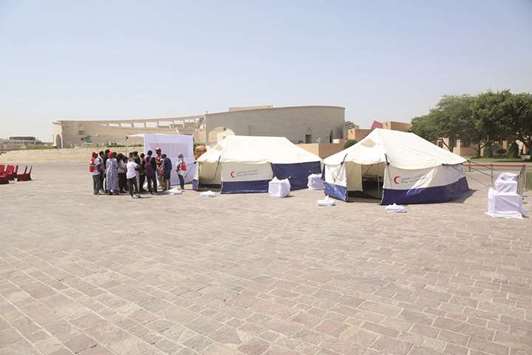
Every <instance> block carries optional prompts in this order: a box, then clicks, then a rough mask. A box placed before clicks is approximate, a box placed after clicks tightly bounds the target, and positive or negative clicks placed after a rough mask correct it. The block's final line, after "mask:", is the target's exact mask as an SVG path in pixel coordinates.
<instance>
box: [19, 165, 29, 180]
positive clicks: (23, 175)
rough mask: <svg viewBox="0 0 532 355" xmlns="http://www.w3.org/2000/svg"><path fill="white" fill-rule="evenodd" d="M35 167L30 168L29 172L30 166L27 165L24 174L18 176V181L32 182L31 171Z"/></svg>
mask: <svg viewBox="0 0 532 355" xmlns="http://www.w3.org/2000/svg"><path fill="white" fill-rule="evenodd" d="M32 168H33V167H32V166H30V170H29V171H27V170H28V166H27V165H26V166H25V167H24V172H23V173H22V174H17V181H30V180H31V169H32Z"/></svg>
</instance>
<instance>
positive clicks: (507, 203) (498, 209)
mask: <svg viewBox="0 0 532 355" xmlns="http://www.w3.org/2000/svg"><path fill="white" fill-rule="evenodd" d="M517 179H518V175H516V174H512V173H502V174H500V175H499V176H498V177H497V180H496V181H495V188H490V189H489V191H488V215H490V216H492V217H505V218H522V216H524V215H525V214H526V211H525V209H524V207H523V199H522V198H521V196H520V195H519V194H518V193H517V184H518V182H517Z"/></svg>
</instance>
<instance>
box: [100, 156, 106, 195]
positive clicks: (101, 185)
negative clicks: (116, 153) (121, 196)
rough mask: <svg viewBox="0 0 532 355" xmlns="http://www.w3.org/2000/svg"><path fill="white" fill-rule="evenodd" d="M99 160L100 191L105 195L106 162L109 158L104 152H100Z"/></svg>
mask: <svg viewBox="0 0 532 355" xmlns="http://www.w3.org/2000/svg"><path fill="white" fill-rule="evenodd" d="M98 158H100V162H101V164H100V191H101V192H103V193H105V185H104V179H105V161H106V160H107V158H105V154H104V152H103V151H100V153H99V154H98Z"/></svg>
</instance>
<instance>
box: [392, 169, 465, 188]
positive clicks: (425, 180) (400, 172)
mask: <svg viewBox="0 0 532 355" xmlns="http://www.w3.org/2000/svg"><path fill="white" fill-rule="evenodd" d="M464 176H465V175H464V166H463V165H462V164H458V165H443V166H437V167H434V168H428V169H414V170H407V169H398V168H394V167H393V166H390V165H388V166H387V167H386V169H385V174H384V188H385V189H392V190H411V189H421V188H426V187H434V186H445V185H449V184H452V183H454V182H456V181H458V180H460V179H461V178H463V177H464Z"/></svg>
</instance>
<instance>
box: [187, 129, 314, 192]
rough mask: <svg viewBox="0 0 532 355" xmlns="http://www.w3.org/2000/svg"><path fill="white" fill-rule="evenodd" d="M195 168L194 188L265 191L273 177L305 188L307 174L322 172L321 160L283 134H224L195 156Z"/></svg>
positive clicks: (227, 190)
mask: <svg viewBox="0 0 532 355" xmlns="http://www.w3.org/2000/svg"><path fill="white" fill-rule="evenodd" d="M197 171H198V172H197V174H196V178H195V181H194V182H193V183H194V184H195V186H196V187H197V188H198V187H200V186H210V185H215V186H220V187H221V192H222V193H234V192H267V191H268V182H269V181H270V180H271V179H272V178H273V177H277V178H278V179H285V178H288V179H289V180H290V184H291V186H292V189H299V188H304V187H306V185H307V178H308V175H310V174H315V173H319V172H320V171H321V160H320V158H319V157H318V156H317V155H314V154H312V153H309V152H307V151H306V150H304V149H302V148H300V147H298V146H296V145H295V144H293V143H291V142H290V141H289V140H288V139H286V138H284V137H248V136H227V137H225V138H224V139H223V140H221V141H220V142H218V144H216V145H215V146H213V147H211V148H210V149H208V150H207V152H206V153H204V154H203V155H202V156H201V157H199V158H198V170H197Z"/></svg>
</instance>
